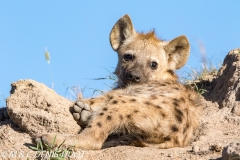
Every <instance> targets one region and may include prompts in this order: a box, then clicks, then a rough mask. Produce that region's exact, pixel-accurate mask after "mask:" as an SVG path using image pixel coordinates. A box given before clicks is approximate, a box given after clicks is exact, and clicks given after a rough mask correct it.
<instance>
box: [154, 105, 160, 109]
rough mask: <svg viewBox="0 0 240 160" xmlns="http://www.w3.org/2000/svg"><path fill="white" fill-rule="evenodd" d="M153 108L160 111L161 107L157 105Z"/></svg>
mask: <svg viewBox="0 0 240 160" xmlns="http://www.w3.org/2000/svg"><path fill="white" fill-rule="evenodd" d="M154 107H155V108H157V109H162V107H160V106H159V105H155V106H154Z"/></svg>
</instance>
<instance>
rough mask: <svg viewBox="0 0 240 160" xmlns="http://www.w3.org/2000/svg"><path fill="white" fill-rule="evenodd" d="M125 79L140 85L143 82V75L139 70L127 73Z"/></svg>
mask: <svg viewBox="0 0 240 160" xmlns="http://www.w3.org/2000/svg"><path fill="white" fill-rule="evenodd" d="M124 79H125V80H126V81H129V82H135V83H139V82H141V80H142V75H141V73H140V72H139V71H137V70H133V71H128V72H126V73H125V75H124Z"/></svg>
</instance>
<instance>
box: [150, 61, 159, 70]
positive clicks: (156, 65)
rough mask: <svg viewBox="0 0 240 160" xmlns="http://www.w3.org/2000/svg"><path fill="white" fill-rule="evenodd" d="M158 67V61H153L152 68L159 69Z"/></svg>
mask: <svg viewBox="0 0 240 160" xmlns="http://www.w3.org/2000/svg"><path fill="white" fill-rule="evenodd" d="M157 67H158V64H157V62H151V68H152V69H153V70H154V69H157Z"/></svg>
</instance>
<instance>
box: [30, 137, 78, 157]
mask: <svg viewBox="0 0 240 160" xmlns="http://www.w3.org/2000/svg"><path fill="white" fill-rule="evenodd" d="M55 142H56V136H55V137H54V139H53V142H52V144H51V146H48V145H47V144H42V142H39V143H37V146H36V147H33V146H29V148H30V149H32V150H33V151H38V154H39V155H37V156H36V157H38V158H39V159H50V160H65V159H66V158H67V159H69V157H70V156H71V155H72V153H73V149H74V146H68V147H67V148H66V147H63V144H64V142H65V140H64V141H63V142H62V143H61V144H60V145H59V146H57V147H53V146H55ZM43 146H45V147H43ZM43 153H44V154H43Z"/></svg>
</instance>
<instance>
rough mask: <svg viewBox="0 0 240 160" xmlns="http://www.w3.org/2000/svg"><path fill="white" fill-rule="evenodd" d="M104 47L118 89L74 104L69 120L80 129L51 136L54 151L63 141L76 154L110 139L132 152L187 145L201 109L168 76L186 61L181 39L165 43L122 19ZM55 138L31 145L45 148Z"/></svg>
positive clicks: (186, 49) (190, 93)
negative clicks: (122, 140)
mask: <svg viewBox="0 0 240 160" xmlns="http://www.w3.org/2000/svg"><path fill="white" fill-rule="evenodd" d="M110 43H111V46H112V48H113V50H115V51H116V52H117V53H118V64H117V68H116V71H115V74H116V75H117V76H118V80H119V81H118V87H117V88H116V89H114V90H112V91H109V92H108V93H106V94H104V95H102V96H99V97H97V98H91V99H87V100H80V101H78V102H76V105H75V106H74V107H73V112H74V113H73V116H74V118H75V120H76V121H77V122H78V123H79V124H80V125H81V126H82V127H84V129H83V130H82V131H81V133H80V134H78V135H61V134H57V136H56V145H59V144H60V143H62V142H63V141H64V140H66V141H65V145H75V147H76V148H80V149H101V148H103V144H104V142H105V140H106V139H107V138H108V136H109V135H110V134H113V133H121V135H122V136H123V137H124V136H125V137H131V138H130V143H129V145H134V146H138V147H148V146H149V147H157V148H171V147H184V146H186V145H188V144H189V141H190V139H191V137H192V135H193V132H194V130H196V129H197V127H198V118H199V114H200V111H201V108H202V107H201V103H200V100H199V98H198V95H197V94H196V93H195V92H194V91H192V90H191V89H190V88H188V87H186V86H184V85H182V84H180V83H179V82H178V79H177V76H176V74H175V73H174V70H176V69H179V68H181V67H182V66H183V65H184V64H185V63H186V61H187V59H188V55H189V48H190V47H189V42H188V40H187V38H186V37H185V36H180V37H177V38H175V39H173V40H172V41H170V42H165V41H162V40H160V39H158V38H157V37H156V36H155V34H154V32H150V33H147V34H144V33H137V32H136V31H135V30H134V28H133V25H132V22H131V19H130V17H129V16H128V15H125V16H123V17H122V18H120V19H119V20H118V21H117V23H116V24H115V25H114V27H113V29H112V31H111V33H110ZM55 135H56V134H55V133H51V134H41V135H37V136H36V137H35V138H34V139H35V142H39V141H42V142H43V143H45V144H47V145H51V144H52V142H53V139H54V137H55Z"/></svg>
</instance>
